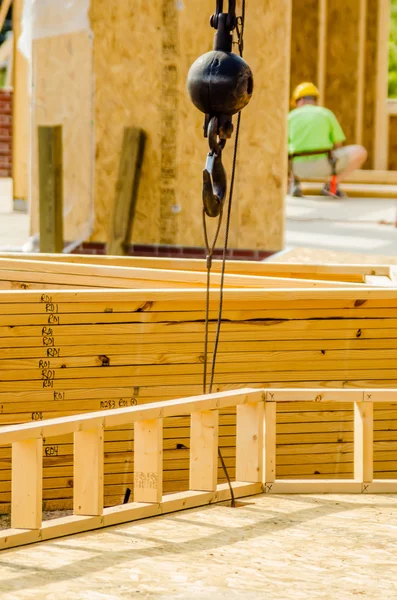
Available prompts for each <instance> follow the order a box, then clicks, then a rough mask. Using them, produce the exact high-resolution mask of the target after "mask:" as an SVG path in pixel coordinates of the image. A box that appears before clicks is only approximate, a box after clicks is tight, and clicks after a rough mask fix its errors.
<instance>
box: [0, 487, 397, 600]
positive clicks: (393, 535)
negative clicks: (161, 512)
mask: <svg viewBox="0 0 397 600" xmlns="http://www.w3.org/2000/svg"><path fill="white" fill-rule="evenodd" d="M396 553H397V496H363V495H359V496H353V495H350V496H340V495H338V496H336V495H335V496H325V495H324V496H258V497H255V498H248V499H246V500H245V501H244V504H243V506H241V507H239V508H235V509H232V508H230V506H228V505H216V506H211V507H205V508H200V509H197V510H191V511H186V512H180V513H175V514H172V515H168V516H166V517H158V518H154V519H150V520H146V521H140V522H137V523H131V524H127V525H122V526H117V527H113V528H110V529H106V530H103V531H101V532H92V533H89V534H84V535H80V536H75V537H70V538H64V539H60V540H55V541H52V542H47V543H42V544H37V545H35V546H29V547H25V548H21V549H16V550H10V551H7V552H3V553H2V554H0V597H1V598H4V599H7V600H13V599H20V598H23V599H25V598H26V599H27V598H40V599H41V600H47V599H48V600H49V599H51V600H53V599H58V598H60V599H62V600H100V599H101V600H102V599H107V600H116V599H117V600H118V599H125V598H128V599H129V598H150V599H151V598H154V599H161V600H165V599H167V600H171V599H181V600H188V599H189V600H195V599H200V600H201V599H211V600H221V599H227V600H233V599H235V598H238V599H243V598H244V599H247V600H251V599H256V598H258V599H263V598H268V599H269V600H288V599H290V598H294V600H315V599H317V598H327V599H332V600H335V599H336V600H349V599H353V598H354V599H355V598H371V599H382V600H384V599H389V598H390V599H391V598H393V599H395V598H396V597H397V566H396Z"/></svg>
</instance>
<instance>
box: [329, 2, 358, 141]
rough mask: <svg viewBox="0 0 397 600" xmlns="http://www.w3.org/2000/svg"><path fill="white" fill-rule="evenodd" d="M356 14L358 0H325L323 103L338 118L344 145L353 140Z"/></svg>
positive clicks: (356, 45)
mask: <svg viewBox="0 0 397 600" xmlns="http://www.w3.org/2000/svg"><path fill="white" fill-rule="evenodd" d="M359 17H360V0H349V2H346V0H328V43H327V75H326V90H325V103H326V106H327V107H328V108H330V109H331V110H332V111H333V112H334V113H335V115H336V116H337V118H338V119H339V121H340V123H341V125H342V128H343V130H344V132H345V135H346V138H347V143H348V144H352V143H354V142H355V139H356V110H357V66H358V60H357V48H358V43H359V39H358V35H359Z"/></svg>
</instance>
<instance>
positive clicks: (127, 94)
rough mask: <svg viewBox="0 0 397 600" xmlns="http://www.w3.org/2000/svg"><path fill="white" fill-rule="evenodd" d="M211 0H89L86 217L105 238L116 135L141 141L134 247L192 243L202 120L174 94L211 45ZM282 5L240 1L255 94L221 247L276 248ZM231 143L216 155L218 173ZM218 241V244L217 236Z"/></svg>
mask: <svg viewBox="0 0 397 600" xmlns="http://www.w3.org/2000/svg"><path fill="white" fill-rule="evenodd" d="M214 8H215V5H214V2H213V1H212V0H204V1H203V0H189V2H184V3H182V2H181V3H175V2H174V1H173V0H153V1H152V2H150V3H147V2H143V1H137V0H124V1H123V2H120V3H115V4H114V5H111V6H109V3H108V2H106V1H105V0H93V1H92V7H91V13H90V16H91V27H92V29H93V32H94V72H95V80H96V109H95V120H96V145H97V149H96V167H95V174H96V181H95V206H96V224H95V232H94V236H93V237H94V239H95V240H101V241H103V240H106V239H107V235H108V221H109V215H110V211H111V206H112V203H113V202H114V197H115V186H116V181H117V173H118V163H119V154H120V147H121V140H122V132H123V128H124V127H125V126H137V125H138V126H141V127H143V128H144V129H145V131H146V133H147V136H148V143H147V147H146V153H145V160H144V165H143V173H142V179H141V186H140V192H139V198H138V203H137V211H136V215H135V222H134V227H133V231H132V239H131V241H133V242H134V243H170V244H184V245H203V233H202V217H201V172H202V170H203V167H204V164H205V158H206V153H207V151H208V146H207V142H206V140H204V138H203V135H202V125H203V115H201V114H200V113H199V112H198V111H197V109H195V108H194V107H193V105H192V104H191V102H190V100H189V98H188V96H187V93H186V77H187V73H188V70H189V67H190V65H191V64H192V62H193V61H194V60H195V59H196V58H197V57H198V56H200V55H201V54H203V53H204V52H206V51H208V50H210V49H211V48H212V42H213V31H212V30H211V28H210V27H209V25H208V18H209V16H210V15H211V14H212V13H213V11H214ZM290 10H291V0H265V1H264V2H261V3H255V4H254V3H252V4H249V6H248V10H247V25H246V44H245V57H246V59H247V61H248V62H249V63H250V65H251V67H252V69H253V71H254V75H255V94H254V97H253V100H252V102H251V104H250V105H249V107H248V108H246V109H245V110H244V113H243V123H242V135H241V138H240V139H241V147H240V152H239V160H238V175H237V181H236V189H235V191H236V196H235V204H234V208H233V220H232V228H231V236H230V244H231V245H233V246H237V247H246V248H269V249H270V248H271V249H272V250H277V249H281V248H282V245H283V204H284V192H285V173H286V159H285V139H286V112H287V102H288V87H289V32H290ZM231 157H232V143H229V144H228V147H227V150H226V151H225V153H224V162H225V164H226V167H227V170H228V174H229V176H230V170H231ZM221 241H222V240H221V239H220V243H221Z"/></svg>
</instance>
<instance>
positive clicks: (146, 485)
mask: <svg viewBox="0 0 397 600" xmlns="http://www.w3.org/2000/svg"><path fill="white" fill-rule="evenodd" d="M134 480H135V486H136V487H138V488H140V489H145V490H157V486H158V477H157V473H150V472H149V473H143V472H141V471H138V472H136V473H135V478H134Z"/></svg>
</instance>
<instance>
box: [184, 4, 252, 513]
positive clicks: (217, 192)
mask: <svg viewBox="0 0 397 600" xmlns="http://www.w3.org/2000/svg"><path fill="white" fill-rule="evenodd" d="M210 24H211V26H212V27H213V28H214V29H215V30H216V35H215V43H214V50H212V51H211V52H207V53H206V54H204V55H203V56H201V57H199V58H198V59H197V60H196V61H195V62H194V63H193V65H192V66H191V68H190V70H189V74H188V79H187V88H188V92H189V95H190V98H191V100H192V102H193V104H194V105H195V106H196V107H197V108H198V109H199V110H200V111H201V112H203V113H204V114H205V120H204V137H207V138H208V141H209V148H210V151H209V153H208V155H207V162H206V165H205V169H204V171H203V192H202V198H203V227H204V238H205V245H206V248H207V293H206V310H205V313H206V314H205V340H204V374H203V391H204V393H206V387H207V362H208V329H209V304H210V283H211V267H212V257H213V253H214V249H215V245H216V242H217V239H218V236H219V232H220V228H221V222H222V216H223V205H224V202H225V198H226V193H227V177H226V171H225V168H224V166H223V163H222V151H223V149H224V147H225V145H226V141H227V140H228V139H230V138H231V136H232V134H233V129H234V128H233V122H232V117H233V115H235V114H237V113H238V118H237V129H236V137H235V143H234V153H233V167H232V175H231V183H230V191H229V201H228V209H227V219H226V228H225V242H224V247H223V257H222V271H221V281H220V291H219V312H218V319H217V328H216V334H215V343H214V350H213V354H212V366H211V375H210V383H209V390H208V391H209V393H211V392H212V387H213V383H214V377H215V367H216V356H217V351H218V345H219V337H220V329H221V323H222V308H223V286H224V276H225V266H226V254H227V246H228V239H229V229H230V218H231V209H232V200H233V190H234V181H235V174H236V162H237V149H238V139H239V132H240V123H241V110H242V109H243V108H244V107H245V106H247V104H248V103H249V101H250V100H251V96H252V93H253V89H254V83H253V75H252V71H251V69H250V67H249V66H248V64H247V63H246V62H245V61H244V60H243V49H244V25H245V0H242V16H241V17H236V0H229V11H228V12H227V13H224V12H223V0H217V2H216V11H215V13H214V14H213V15H212V16H211V19H210ZM234 30H236V32H237V44H238V48H239V54H240V56H238V55H236V54H234V53H233V52H232V48H233V32H234ZM206 216H208V217H218V224H217V227H216V232H215V236H214V239H213V242H212V244H211V245H210V243H209V240H208V233H207V225H206ZM218 456H219V459H220V462H221V465H222V468H223V471H224V473H225V476H226V480H227V482H228V485H229V489H230V496H231V505H232V507H234V506H235V505H236V503H235V497H234V492H233V487H232V484H231V481H230V477H229V473H228V469H227V467H226V464H225V461H224V459H223V456H222V452H221V449H220V448H219V447H218Z"/></svg>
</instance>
